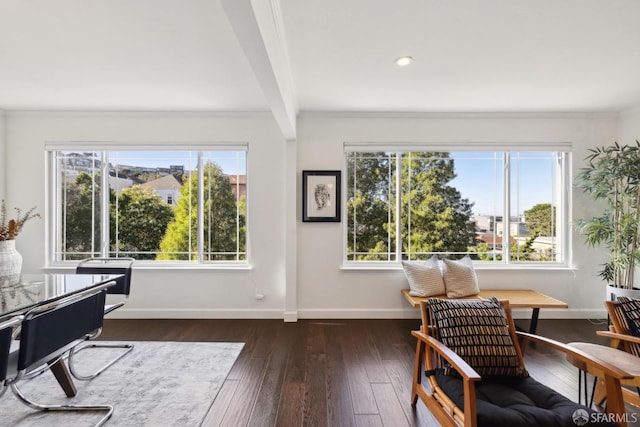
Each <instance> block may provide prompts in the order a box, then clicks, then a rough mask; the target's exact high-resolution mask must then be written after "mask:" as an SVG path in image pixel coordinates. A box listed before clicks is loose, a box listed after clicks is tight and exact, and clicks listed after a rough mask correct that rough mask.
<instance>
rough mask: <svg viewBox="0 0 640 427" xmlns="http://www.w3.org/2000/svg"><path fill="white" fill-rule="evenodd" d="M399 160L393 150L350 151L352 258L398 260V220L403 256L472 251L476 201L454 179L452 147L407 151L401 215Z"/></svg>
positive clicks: (402, 173)
mask: <svg viewBox="0 0 640 427" xmlns="http://www.w3.org/2000/svg"><path fill="white" fill-rule="evenodd" d="M396 161H397V160H396V157H395V155H393V154H388V153H356V152H354V153H350V154H349V157H348V159H347V162H348V168H347V170H348V176H347V183H348V187H347V188H348V189H347V208H348V212H347V221H348V236H347V238H348V241H347V252H348V253H349V254H352V255H350V256H349V259H351V260H369V261H393V260H395V259H393V257H394V252H395V248H394V247H393V245H394V244H395V236H396V226H395V224H396V221H398V220H400V221H401V222H400V224H401V228H400V230H401V233H402V236H401V237H402V245H403V248H402V251H403V254H404V255H403V258H407V259H426V258H428V257H429V256H431V252H466V251H467V248H468V247H469V246H470V245H472V244H473V242H474V237H475V224H474V222H473V221H471V216H472V212H471V208H472V206H473V205H472V203H470V202H469V201H468V200H467V199H464V198H463V197H462V196H461V194H460V192H459V191H458V190H457V189H455V188H454V187H452V186H450V185H449V182H450V181H451V180H453V179H454V178H455V171H454V161H453V159H451V158H449V154H448V153H405V154H404V155H403V158H402V166H401V187H402V195H403V197H402V199H401V207H402V208H401V213H400V216H401V218H397V213H396V209H395V205H396V197H397V195H396V194H395V179H396V178H395V170H396V163H395V162H396ZM354 180H355V183H356V188H355V189H354ZM453 257H454V258H457V257H459V256H455V255H454V256H453Z"/></svg>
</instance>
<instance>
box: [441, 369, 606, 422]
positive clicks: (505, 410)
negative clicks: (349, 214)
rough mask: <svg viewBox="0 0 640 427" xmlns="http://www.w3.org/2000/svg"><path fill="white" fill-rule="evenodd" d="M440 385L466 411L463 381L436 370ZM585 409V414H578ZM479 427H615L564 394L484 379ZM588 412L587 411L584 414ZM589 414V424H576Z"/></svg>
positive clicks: (528, 383) (525, 382)
mask: <svg viewBox="0 0 640 427" xmlns="http://www.w3.org/2000/svg"><path fill="white" fill-rule="evenodd" d="M435 375H436V378H437V380H438V383H439V384H440V386H441V387H442V389H443V390H444V391H445V393H446V394H447V395H448V396H449V397H450V398H451V399H452V400H453V401H454V402H455V403H456V405H457V406H458V407H460V408H464V393H463V390H462V380H461V379H459V378H454V377H452V376H449V375H445V374H444V373H443V372H442V370H438V371H436V374H435ZM578 410H582V411H581V412H576V411H578ZM476 411H477V416H478V427H542V426H544V427H576V425H587V426H594V425H597V426H614V425H615V424H612V423H607V422H597V421H600V420H601V419H602V418H597V417H592V416H591V414H592V413H594V411H593V410H591V409H589V408H587V407H585V406H583V405H579V404H578V403H575V402H573V401H571V400H569V399H567V398H566V397H564V396H563V395H561V394H560V393H558V392H556V391H554V390H552V389H550V388H549V387H547V386H545V385H544V384H541V383H539V382H537V381H536V380H534V379H533V378H531V377H527V378H502V379H492V380H483V381H481V382H479V383H477V384H476ZM583 411H586V412H583ZM578 414H588V420H587V423H586V424H577V423H576V422H574V416H577V415H578Z"/></svg>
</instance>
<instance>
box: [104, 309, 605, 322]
mask: <svg viewBox="0 0 640 427" xmlns="http://www.w3.org/2000/svg"><path fill="white" fill-rule="evenodd" d="M513 317H514V318H515V319H530V318H531V309H524V308H522V309H520V308H517V309H513ZM108 318H110V319H283V321H285V322H296V321H297V320H298V319H419V318H420V312H419V310H418V309H417V308H416V309H411V308H406V309H315V308H310V309H299V310H297V311H282V310H276V309H273V310H249V309H244V310H242V309H210V310H203V309H183V308H181V309H160V308H149V309H126V308H125V307H123V308H121V309H119V310H116V311H114V312H113V313H111V314H110V315H109V316H108ZM606 318H607V313H606V311H605V310H604V309H602V310H599V309H593V310H586V309H544V308H543V309H540V319H606Z"/></svg>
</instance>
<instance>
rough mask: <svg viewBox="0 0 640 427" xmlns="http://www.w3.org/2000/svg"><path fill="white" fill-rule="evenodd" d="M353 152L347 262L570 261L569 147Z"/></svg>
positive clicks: (360, 147) (349, 149) (355, 147)
mask: <svg viewBox="0 0 640 427" xmlns="http://www.w3.org/2000/svg"><path fill="white" fill-rule="evenodd" d="M344 155H345V171H346V180H345V182H346V184H345V186H346V189H345V190H346V203H345V209H346V216H345V218H346V221H345V233H344V235H345V240H344V254H345V255H344V258H345V260H344V262H345V265H346V266H348V265H350V264H351V265H361V266H362V265H375V264H391V263H399V262H400V261H402V260H426V259H428V258H430V257H431V256H433V255H437V256H438V258H440V259H442V258H451V259H458V258H461V257H463V256H466V255H468V256H470V257H471V259H472V260H474V262H476V263H479V264H487V265H495V266H498V265H511V266H527V267H532V266H541V267H549V266H554V267H557V266H566V265H567V264H568V261H567V253H568V241H569V227H568V224H569V218H568V202H569V200H570V184H569V181H570V179H569V170H570V167H569V164H570V163H569V160H570V144H568V143H554V144H518V145H516V144H487V145H486V146H484V147H483V146H482V145H480V144H447V145H444V144H429V145H425V144H378V143H345V150H344Z"/></svg>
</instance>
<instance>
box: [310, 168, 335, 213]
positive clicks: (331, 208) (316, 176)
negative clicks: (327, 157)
mask: <svg viewBox="0 0 640 427" xmlns="http://www.w3.org/2000/svg"><path fill="white" fill-rule="evenodd" d="M340 189H341V186H340V171H302V221H303V222H340Z"/></svg>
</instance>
